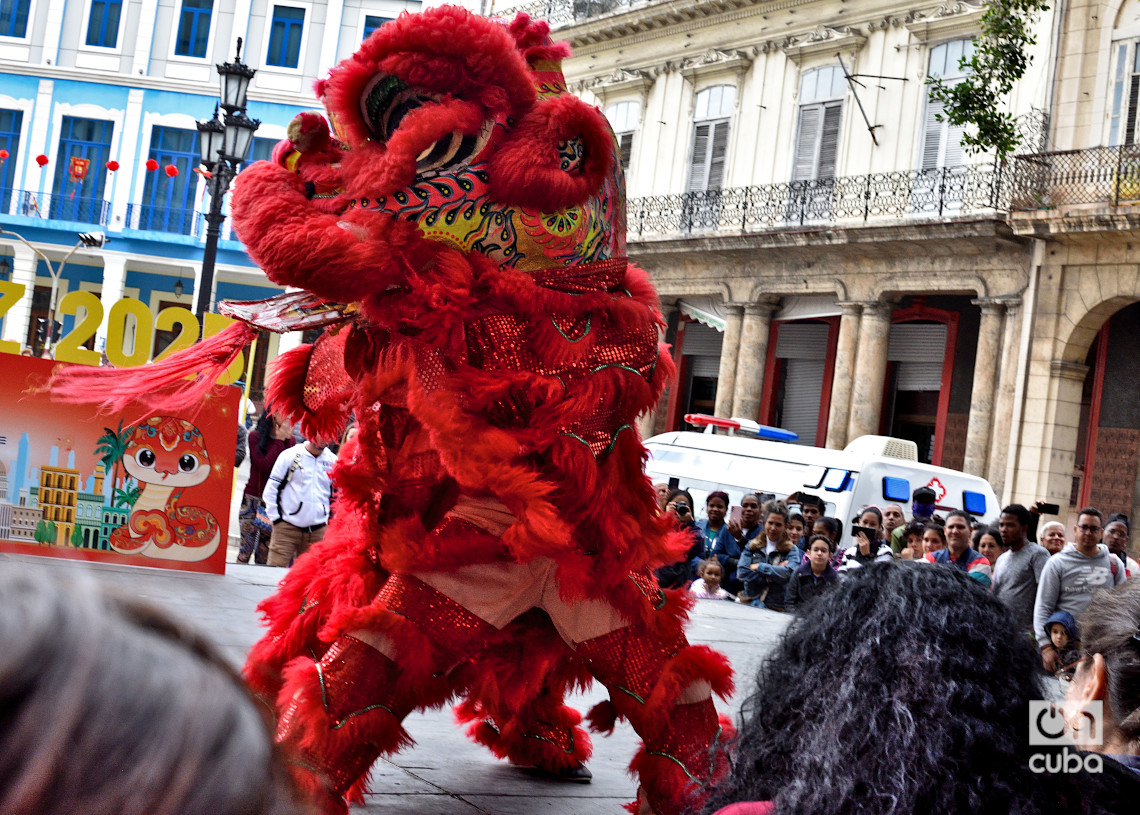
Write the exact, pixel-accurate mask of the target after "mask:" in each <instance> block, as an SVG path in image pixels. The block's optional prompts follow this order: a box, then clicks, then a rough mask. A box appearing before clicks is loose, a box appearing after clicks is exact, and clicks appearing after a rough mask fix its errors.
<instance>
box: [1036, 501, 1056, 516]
mask: <svg viewBox="0 0 1140 815" xmlns="http://www.w3.org/2000/svg"><path fill="white" fill-rule="evenodd" d="M1037 511H1038V512H1039V513H1040V514H1042V515H1058V514H1060V512H1061V505H1060V504H1044V503H1041V504H1038V505H1037Z"/></svg>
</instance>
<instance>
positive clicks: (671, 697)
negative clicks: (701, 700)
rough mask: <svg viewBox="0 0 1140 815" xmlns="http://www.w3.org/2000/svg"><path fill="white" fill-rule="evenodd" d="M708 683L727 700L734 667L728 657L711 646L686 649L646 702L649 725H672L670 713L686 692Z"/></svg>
mask: <svg viewBox="0 0 1140 815" xmlns="http://www.w3.org/2000/svg"><path fill="white" fill-rule="evenodd" d="M702 681H703V682H708V683H709V684H710V685H712V690H713V693H715V694H716V695H717V696H719V697H720V698H721V699H727V698H728V697H729V696H730V695H731V694H732V690H733V681H732V665H731V664H730V663H729V661H728V657H726V656H725V655H724V654H721V653H719V652H718V651H714V650H713V649H712V648H710V647H709V646H707V645H689V646H686V647H685V648H682V649H681V651H680V652H678V653H677V655H676V656H674V657H673V658H672V659H670V660H669V661H668V662H666V663H665V667H664V668H663V669H662V671H661V675H660V676H659V677H658V679H657V682H656V684H654V686H653V692H652V693H651V694H650V695H649V698H648V699H646V700H645V707H644V715H645V719H646V721H647V722H649V723H663V724H665V725H668V721H669V710H670V709H671V708H672V707H673V706H674V705H675V704H677V699H678V698H679V697H680V695H681V693H682V692H683V691H684V690H685V688H687V687H689V686H690V685H692V684H694V683H696V682H702Z"/></svg>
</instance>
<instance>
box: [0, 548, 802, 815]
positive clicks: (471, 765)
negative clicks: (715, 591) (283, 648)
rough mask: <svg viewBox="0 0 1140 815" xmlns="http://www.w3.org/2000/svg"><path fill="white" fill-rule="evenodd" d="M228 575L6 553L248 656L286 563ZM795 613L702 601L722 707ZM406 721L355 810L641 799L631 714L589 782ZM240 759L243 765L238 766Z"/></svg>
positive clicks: (514, 809) (439, 715)
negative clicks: (722, 666)
mask: <svg viewBox="0 0 1140 815" xmlns="http://www.w3.org/2000/svg"><path fill="white" fill-rule="evenodd" d="M234 554H235V553H234V550H233V548H232V547H231V550H230V552H229V560H230V563H228V564H227V567H226V574H225V575H224V576H215V575H199V574H182V573H178V572H167V571H164V570H161V569H149V568H145V567H129V566H107V565H96V564H89V563H81V562H77V561H67V560H57V559H54V558H42V559H41V558H36V557H29V556H20V555H8V554H0V569H60V570H62V569H83V570H87V571H90V572H92V573H94V574H95V575H97V577H98V579H100V580H101V581H103V582H105V583H106V584H108V585H111V586H114V587H115V588H116V589H118V590H119V591H122V592H127V593H129V594H131V595H133V596H136V597H139V598H143V599H146V600H148V601H150V602H152V603H154V604H156V605H158V606H161V607H163V608H165V609H166V610H167V611H169V612H170V613H171V614H173V615H175V616H176V617H178V618H179V619H181V620H183V621H185V622H188V623H190V624H192V625H194V626H195V627H197V628H198V629H200V630H201V631H203V632H204V633H206V634H207V635H208V636H209V637H210V638H211V639H212V640H213V642H214V643H215V644H216V645H217V646H218V647H219V648H220V649H221V651H222V652H223V653H224V654H225V656H226V657H227V658H228V659H230V660H231V661H232V662H233V663H234V664H235V665H240V664H241V663H242V662H243V661H244V660H245V655H246V653H247V652H248V650H249V648H250V647H251V646H252V645H253V643H254V642H255V641H256V640H257V638H258V637H259V636H260V627H259V625H258V621H257V617H256V612H255V607H256V605H257V603H258V602H259V601H260V600H261V599H262V598H264V597H266V596H268V595H269V594H270V593H271V592H272V591H273V588H274V586H275V584H276V582H277V581H278V580H279V579H280V578H281V574H282V572H281V571H280V570H278V569H272V568H269V567H266V566H247V565H240V564H236V563H234V562H233V559H234ZM787 622H788V617H787V616H786V615H782V614H777V613H775V612H772V611H767V610H762V609H753V608H748V607H746V606H741V605H736V604H732V603H725V602H718V601H715V600H703V601H700V602H698V603H697V608H696V610H695V611H694V614H693V619H692V623H691V625H690V628H689V639H690V640H691V641H692V642H696V643H705V644H708V645H712V646H714V647H716V648H718V649H719V650H721V651H722V652H724V653H725V654H727V655H728V657H729V659H730V660H731V661H732V664H733V666H734V667H735V669H736V671H737V684H738V685H739V686H740V687H739V689H738V691H737V694H736V696H735V697H734V698H733V699H731V700H729V702H728V704H720V703H718V708H719V709H720V710H721V711H722V712H725V713H729V714H730V715H732V716H733V718H734V719H735V718H736V716H737V713H738V711H739V707H740V704H741V702H742V701H743V699H744V698H745V697H746V696H747V694H748V692H749V690H750V688H751V686H752V682H753V677H754V676H755V674H756V670H757V668H758V667H759V664H760V660H761V659H762V658H763V657H764V655H765V654H766V653H767V652H768V651H769V650H770V649H771V648H772V647H773V646H774V644H775V642H776V640H777V638H778V637H779V635H780V634H781V633H782V632H783V630H784V627H785V626H786V625H787ZM603 698H605V691H604V690H603V689H602V688H601V687H600V686H598V685H595V687H594V688H593V689H592V690H591V691H590V692H588V693H585V694H580V695H576V696H574V697H571V698H570V704H572V705H574V706H575V707H577V708H578V709H579V710H581V711H583V712H585V711H586V710H588V709H589V708H590V707H591V706H592V705H594V704H595V703H596V702H598V701H601V700H602V699H603ZM405 727H406V728H407V730H408V732H409V733H410V734H411V736H412V737H413V738H414V739H415V740H416V744H415V746H414V747H412V748H411V749H408V750H405V751H403V752H402V753H400V754H398V755H396V756H393V757H392V758H391V759H390V760H381V761H379V762H377V764H376V765H375V767H374V768H373V780H372V789H374V790H375V791H376V794H374V795H371V796H368V800H367V802H366V805H365V806H364V807H362V808H354V809H353V813H354V815H356V813H368V815H381V813H383V814H384V815H478V813H487V814H488V815H515V813H518V815H524V813H525V815H536V814H539V813H556V814H557V815H619V813H620V812H621V811H622V810H621V809H620V806H621V804H623V803H625V802H627V801H631V800H633V797H634V795H635V789H636V785H635V783H634V781H633V779H632V778H631V777H630V776H629V775H628V774H627V773H626V767H627V765H628V764H629V760H630V758H632V756H633V753H634V749H635V747H636V744H637V738H636V736H635V735H634V733H633V730H632V729H631V728H630V727H629V725H628V724H627V723H622V724H620V725H618V727H617V728H616V729H615V731H614V733H613V735H611V736H608V737H605V736H597V735H596V736H594V738H593V741H594V756H593V758H592V759H591V761H590V764H589V766H590V769H591V770H592V771H593V773H594V780H593V783H591V784H566V783H560V782H556V781H550V780H546V779H543V778H539V777H535V776H534V775H532V774H531V773H530V772H529V771H527V770H525V769H521V768H518V767H512V766H511V765H509V764H507V763H506V762H503V761H499V760H498V759H496V758H495V757H494V756H492V755H491V753H490V752H489V751H487V750H486V749H484V748H482V747H480V746H478V745H476V744H473V743H472V742H470V741H469V740H468V739H467V738H466V736H464V734H463V732H462V730H461V729H460V728H459V727H457V726H456V725H455V724H454V722H453V720H452V715H451V710H450V708H447V709H444V710H434V711H429V712H427V713H423V714H420V713H414V714H412V715H411V716H409V717H408V719H407V720H406V722H405ZM239 770H240V768H235V771H239Z"/></svg>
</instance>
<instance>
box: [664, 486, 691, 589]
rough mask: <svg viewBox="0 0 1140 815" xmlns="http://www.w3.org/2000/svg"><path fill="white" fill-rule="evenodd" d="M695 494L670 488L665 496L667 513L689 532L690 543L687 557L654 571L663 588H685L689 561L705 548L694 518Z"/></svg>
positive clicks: (687, 580)
mask: <svg viewBox="0 0 1140 815" xmlns="http://www.w3.org/2000/svg"><path fill="white" fill-rule="evenodd" d="M692 507H693V496H691V495H689V493H688V492H686V491H685V490H670V491H669V493H668V495H666V496H665V510H664V511H665V514H666V515H669V516H671V518H672V520H673V522H674V523H675V524H676V525H677V526H678V527H679V528H680V529H683V530H686V531H687V532H688V533H689V537H690V541H691V542H690V545H689V549H688V551H687V552H685V557H684V558H683V559H682V560H678V561H677V562H676V563H670V564H668V565H666V566H661V567H660V568H658V569H657V570H656V571H655V572H654V573H653V575H654V577H656V578H657V585H658V586H660V587H661V588H663V589H683V588H685V586H687V585H688V584H689V563H690V562H691V561H692V559H693V558H695V557H699V556H700V553H701V552H702V551H703V550H704V542H703V541H702V540H701V536H700V533H699V532H698V530H697V522H696V520H695V519H694V518H693V509H692Z"/></svg>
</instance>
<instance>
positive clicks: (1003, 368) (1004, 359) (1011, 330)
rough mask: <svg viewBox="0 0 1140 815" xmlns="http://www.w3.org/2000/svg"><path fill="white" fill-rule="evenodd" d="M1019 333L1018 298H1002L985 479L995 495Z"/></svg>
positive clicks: (1005, 456) (1000, 487)
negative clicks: (1000, 336) (1004, 299)
mask: <svg viewBox="0 0 1140 815" xmlns="http://www.w3.org/2000/svg"><path fill="white" fill-rule="evenodd" d="M1020 335H1021V298H1020V297H1011V298H1009V299H1007V300H1006V301H1005V318H1004V324H1003V326H1002V340H1001V365H1000V366H999V367H998V372H997V397H996V399H995V400H994V433H993V439H992V440H991V443H990V458H989V466H988V467H987V468H986V480H987V481H989V482H990V485H991V486H992V487H993V488H994V492H995V493H996V494H997V496H998V498H1001V497H1002V494H1003V492H1004V491H1005V470H1006V464H1007V462H1008V461H1009V448H1010V444H1011V443H1012V428H1013V395H1014V391H1015V389H1016V387H1017V347H1018V337H1019V336H1020Z"/></svg>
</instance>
